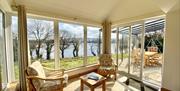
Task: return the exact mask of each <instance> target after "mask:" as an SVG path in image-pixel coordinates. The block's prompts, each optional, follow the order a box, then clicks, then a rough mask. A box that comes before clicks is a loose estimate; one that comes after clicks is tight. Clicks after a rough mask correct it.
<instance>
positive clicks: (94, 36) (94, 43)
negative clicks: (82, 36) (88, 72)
mask: <svg viewBox="0 0 180 91" xmlns="http://www.w3.org/2000/svg"><path fill="white" fill-rule="evenodd" d="M100 46H101V31H100V28H97V27H87V56H88V57H87V62H88V64H93V63H97V62H98V56H99V54H100V51H101V50H100V48H101V47H100Z"/></svg>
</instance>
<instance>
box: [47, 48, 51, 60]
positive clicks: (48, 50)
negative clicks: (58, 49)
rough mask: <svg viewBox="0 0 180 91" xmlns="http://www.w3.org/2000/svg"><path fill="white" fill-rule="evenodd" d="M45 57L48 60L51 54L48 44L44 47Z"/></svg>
mask: <svg viewBox="0 0 180 91" xmlns="http://www.w3.org/2000/svg"><path fill="white" fill-rule="evenodd" d="M46 53H47V54H46V59H47V60H50V54H51V48H49V46H47V48H46Z"/></svg>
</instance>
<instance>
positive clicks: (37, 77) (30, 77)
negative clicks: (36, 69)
mask: <svg viewBox="0 0 180 91" xmlns="http://www.w3.org/2000/svg"><path fill="white" fill-rule="evenodd" d="M27 79H39V80H46V81H48V80H50V81H52V80H62V81H63V80H64V77H53V78H52V77H46V78H43V77H39V76H27Z"/></svg>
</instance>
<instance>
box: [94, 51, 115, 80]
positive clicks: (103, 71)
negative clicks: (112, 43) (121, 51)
mask: <svg viewBox="0 0 180 91" xmlns="http://www.w3.org/2000/svg"><path fill="white" fill-rule="evenodd" d="M99 63H100V64H99V68H98V70H97V72H98V73H99V74H100V75H102V76H106V77H110V76H111V75H114V77H115V80H116V78H117V76H116V72H117V65H115V64H114V63H113V60H112V58H111V55H110V54H102V55H100V58H99Z"/></svg>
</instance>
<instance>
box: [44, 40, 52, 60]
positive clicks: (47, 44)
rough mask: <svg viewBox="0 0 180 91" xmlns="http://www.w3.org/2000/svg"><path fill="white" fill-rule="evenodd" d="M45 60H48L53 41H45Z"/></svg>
mask: <svg viewBox="0 0 180 91" xmlns="http://www.w3.org/2000/svg"><path fill="white" fill-rule="evenodd" d="M45 44H46V59H47V60H49V59H50V54H51V49H52V47H53V46H54V40H46V42H45Z"/></svg>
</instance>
